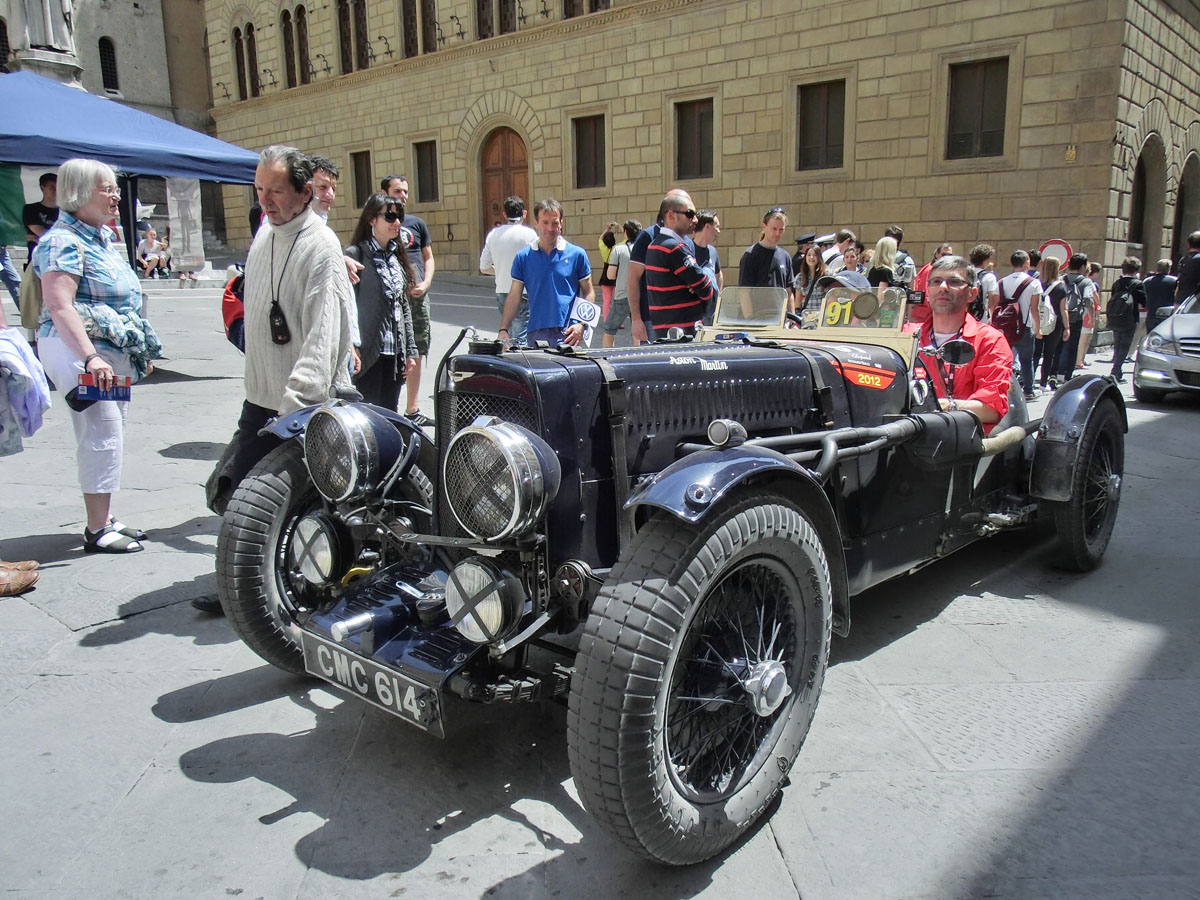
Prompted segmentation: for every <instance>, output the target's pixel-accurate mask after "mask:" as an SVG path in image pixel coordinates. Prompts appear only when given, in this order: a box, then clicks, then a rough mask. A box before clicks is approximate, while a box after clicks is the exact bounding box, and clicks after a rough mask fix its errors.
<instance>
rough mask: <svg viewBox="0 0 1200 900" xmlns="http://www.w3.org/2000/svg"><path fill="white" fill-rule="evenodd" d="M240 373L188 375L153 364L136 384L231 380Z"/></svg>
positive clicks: (237, 377) (239, 376) (238, 376)
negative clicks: (147, 373)
mask: <svg viewBox="0 0 1200 900" xmlns="http://www.w3.org/2000/svg"><path fill="white" fill-rule="evenodd" d="M241 377H242V376H241V375H188V374H186V373H184V372H176V371H174V370H172V369H164V368H162V367H161V366H155V367H154V371H153V372H151V373H150V374H149V375H147V376H146V377H145V378H143V379H142V380H141V381H139V382H138V386H139V387H140V386H143V385H147V384H178V383H180V382H186V381H231V380H234V379H238V380H240V379H241Z"/></svg>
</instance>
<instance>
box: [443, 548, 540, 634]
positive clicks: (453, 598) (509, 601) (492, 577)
mask: <svg viewBox="0 0 1200 900" xmlns="http://www.w3.org/2000/svg"><path fill="white" fill-rule="evenodd" d="M472 569H474V570H478V572H480V573H481V574H482V577H483V579H484V581H485V583H487V584H489V585H490V588H489V589H488V593H489V594H494V597H487V598H484V599H483V600H482V601H480V602H487V601H488V600H494V601H495V602H497V603H498V604H499V606H500V609H499V612H500V624H499V627H498V628H495V629H493V628H491V626H489V625H488V624H487V623H486V622H485V621H483V620H482V618H481V617H480V616H477V615H476V613H475V610H477V609H478V603H477V604H475V605H474V606H472V607H471V608H469V609H468V608H466V605H465V603H462V602H461V601H462V598H461V597H459V596H458V593H457V592H458V591H459V590H462V588H463V584H462V582H463V579H464V577H465V574H466V573H467V572H468V571H469V570H472ZM525 599H526V598H525V592H524V589H523V588H522V587H521V582H520V579H518V578H517V577H516V576H515V575H513V574H512V573H511V572H508V571H507V570H505V569H503V568H501V567H500V566H499V565H497V564H496V563H495V562H494V561H493V560H490V559H488V558H487V557H485V556H471V557H468V558H467V559H464V560H463V561H462V562H460V563H458V564H457V565H456V566H455V567H454V568H453V569H451V570H450V573H449V576H448V578H447V580H446V611H447V613H449V614H450V622H451V624H452V625H453V626H454V629H455V630H456V631H457V632H458V633H459V634H461V635H462V636H463V637H465V638H466V639H467V640H469V641H471V642H472V643H475V644H480V645H482V644H493V643H495V642H497V641H501V640H503V639H504V638H505V637H507V636H508V635H510V634H512V633H513V631H515V630H516V627H517V625H519V624H520V621H521V616H522V613H523V611H524V609H525ZM460 604H461V605H460ZM468 623H469V624H468Z"/></svg>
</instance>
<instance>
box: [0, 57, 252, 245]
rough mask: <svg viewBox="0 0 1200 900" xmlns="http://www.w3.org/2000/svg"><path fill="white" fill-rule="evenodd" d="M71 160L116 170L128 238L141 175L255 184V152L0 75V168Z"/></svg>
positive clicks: (52, 86) (80, 94)
mask: <svg viewBox="0 0 1200 900" xmlns="http://www.w3.org/2000/svg"><path fill="white" fill-rule="evenodd" d="M75 157H86V158H89V159H98V160H101V161H102V162H106V163H108V164H109V165H110V166H112V167H113V168H114V169H117V170H118V171H119V173H120V175H121V176H122V180H123V181H125V182H126V184H125V185H123V191H122V194H123V195H124V196H123V197H122V209H121V213H122V215H121V221H122V224H124V225H125V227H126V233H127V234H130V235H133V234H135V233H136V232H135V231H134V229H133V225H134V223H133V211H134V208H135V203H134V201H135V200H136V178H137V176H138V175H158V176H162V177H164V178H166V177H176V178H196V179H199V180H201V181H225V182H230V183H233V184H253V183H254V168H255V166H256V165H257V163H258V154H256V153H252V152H251V151H249V150H244V149H243V148H241V147H238V146H236V145H235V144H229V143H226V142H225V141H219V140H217V139H216V138H213V137H209V136H208V135H206V134H201V133H200V132H198V131H193V130H192V129H190V128H185V127H183V126H182V125H176V124H175V123H174V122H169V121H167V120H166V119H160V118H159V117H158V116H153V115H150V113H145V112H142V111H141V110H138V109H134V108H133V107H130V106H124V105H122V104H120V103H117V102H115V101H113V100H109V99H107V98H105V97H97V96H95V95H94V94H89V93H87V92H86V91H81V90H78V89H77V88H71V87H67V86H66V85H64V84H60V83H59V82H57V81H54V80H52V79H50V78H44V77H42V76H41V75H35V74H34V73H32V72H14V73H12V74H9V75H0V162H6V163H16V164H20V165H27V166H47V165H56V164H58V163H61V162H63V161H64V160H68V159H72V158H75ZM130 243H131V244H132V243H133V242H132V241H131V242H130ZM132 252H133V249H132V247H130V253H131V264H132Z"/></svg>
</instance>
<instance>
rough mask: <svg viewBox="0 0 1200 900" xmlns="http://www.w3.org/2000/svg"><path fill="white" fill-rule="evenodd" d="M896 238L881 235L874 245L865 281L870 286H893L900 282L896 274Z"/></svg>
mask: <svg viewBox="0 0 1200 900" xmlns="http://www.w3.org/2000/svg"><path fill="white" fill-rule="evenodd" d="M896 246H897V245H896V239H895V238H893V237H881V238H880V239H879V242H878V243H877V244H876V245H875V255H874V256H872V257H871V268H870V271H868V272H867V281H869V282H870V283H871V287H879V286H880V285H883V286H884V287H895V286H896V285H898V284H900V279H899V278H898V277H897V276H896V269H895V266H896Z"/></svg>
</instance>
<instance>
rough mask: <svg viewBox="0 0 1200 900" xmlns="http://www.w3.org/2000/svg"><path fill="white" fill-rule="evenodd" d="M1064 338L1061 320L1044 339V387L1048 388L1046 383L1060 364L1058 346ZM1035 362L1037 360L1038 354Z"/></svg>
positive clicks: (1057, 321) (1042, 379) (1056, 322)
mask: <svg viewBox="0 0 1200 900" xmlns="http://www.w3.org/2000/svg"><path fill="white" fill-rule="evenodd" d="M1062 336H1063V323H1062V319H1061V318H1060V319H1058V320H1056V321H1055V323H1054V330H1053V331H1051V332H1050V333H1049V334H1048V335H1046V336H1045V337H1043V338H1042V378H1041V383H1042V387H1045V386H1046V382H1047V381H1048V380H1049V379H1050V376H1051V375H1053V374H1054V367H1055V366H1056V365H1057V364H1058V345H1059V344H1061V343H1062ZM1034 360H1035V361H1036V360H1037V354H1036V353H1035V354H1034Z"/></svg>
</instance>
